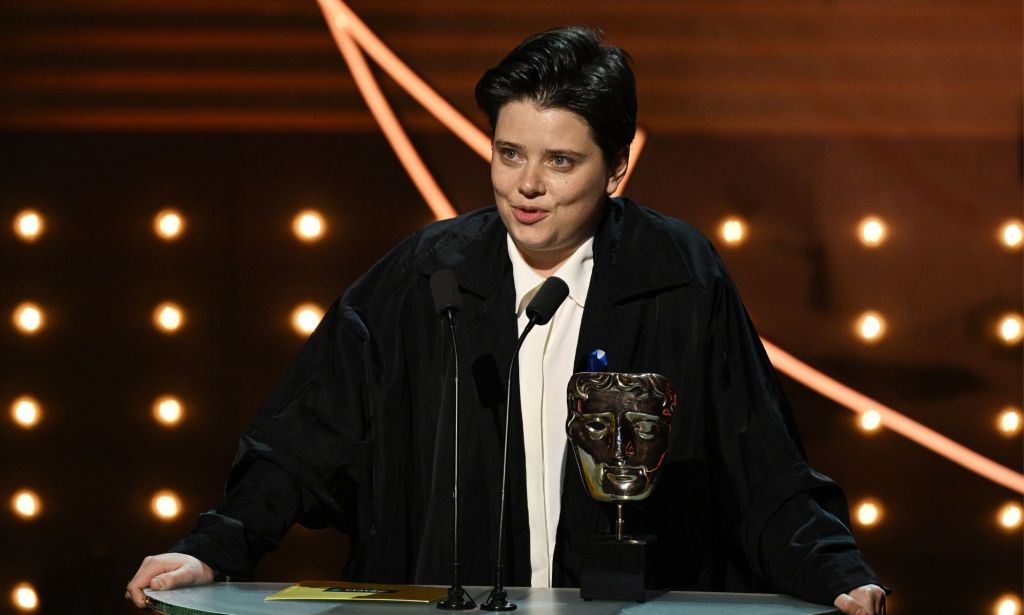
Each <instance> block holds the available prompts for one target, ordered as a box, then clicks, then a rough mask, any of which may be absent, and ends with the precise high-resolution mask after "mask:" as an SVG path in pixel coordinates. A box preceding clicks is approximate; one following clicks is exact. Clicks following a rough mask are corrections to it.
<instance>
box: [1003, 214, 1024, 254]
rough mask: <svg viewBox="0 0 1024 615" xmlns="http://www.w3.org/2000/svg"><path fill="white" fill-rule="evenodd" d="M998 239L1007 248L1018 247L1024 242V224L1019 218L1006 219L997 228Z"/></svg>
mask: <svg viewBox="0 0 1024 615" xmlns="http://www.w3.org/2000/svg"><path fill="white" fill-rule="evenodd" d="M999 240H1000V241H1001V242H1002V243H1003V245H1004V246H1006V247H1007V248H1011V249H1013V248H1019V247H1020V246H1021V244H1022V243H1024V224H1022V223H1021V221H1020V220H1008V221H1007V222H1006V223H1004V224H1003V226H1002V227H1000V229H999Z"/></svg>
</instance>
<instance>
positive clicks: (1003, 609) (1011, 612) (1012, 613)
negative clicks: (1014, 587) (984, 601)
mask: <svg viewBox="0 0 1024 615" xmlns="http://www.w3.org/2000/svg"><path fill="white" fill-rule="evenodd" d="M992 612H993V613H995V614H996V615H1020V599H1019V598H1017V596H1014V595H1013V594H1006V595H1004V596H1001V597H1000V598H999V599H998V600H996V604H995V608H993V609H992Z"/></svg>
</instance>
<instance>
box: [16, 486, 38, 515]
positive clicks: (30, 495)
mask: <svg viewBox="0 0 1024 615" xmlns="http://www.w3.org/2000/svg"><path fill="white" fill-rule="evenodd" d="M11 508H12V509H13V510H14V513H15V514H16V515H18V516H19V517H21V518H22V519H32V518H34V517H36V516H37V515H39V512H40V510H41V509H42V502H40V500H39V496H38V495H37V494H36V493H35V492H34V491H31V490H29V489H22V490H21V491H18V492H17V493H15V494H14V497H12V498H11Z"/></svg>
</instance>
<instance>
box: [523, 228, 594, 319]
mask: <svg viewBox="0 0 1024 615" xmlns="http://www.w3.org/2000/svg"><path fill="white" fill-rule="evenodd" d="M505 240H506V241H507V242H508V257H509V260H511V261H512V279H513V281H514V282H515V285H516V314H517V315H522V313H523V311H524V310H525V309H526V306H527V305H528V304H529V303H530V300H531V299H533V296H534V295H536V294H537V290H538V289H539V288H540V285H541V284H543V283H544V280H545V279H547V278H545V277H544V276H542V275H540V274H539V273H537V272H536V271H534V270H533V268H532V267H530V266H529V265H527V264H526V261H525V260H523V255H522V254H520V252H519V248H517V247H516V244H515V242H514V241H512V236H511V235H508V234H507V233H506V235H505ZM593 269H594V238H593V237H591V238H590V239H588V240H586V241H585V242H583V243H582V244H581V245H580V247H578V248H576V251H575V252H573V253H572V256H570V257H569V258H568V259H567V260H566V261H565V262H564V263H562V264H561V265H560V266H559V267H558V269H556V270H555V272H554V273H552V274H551V275H552V276H557V277H559V278H562V280H564V281H565V283H566V284H567V285H568V286H569V298H570V299H572V300H573V302H575V303H576V305H578V306H580V307H581V308H582V307H584V306H586V303H587V291H588V290H590V274H591V272H592V271H593Z"/></svg>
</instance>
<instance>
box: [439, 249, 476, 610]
mask: <svg viewBox="0 0 1024 615" xmlns="http://www.w3.org/2000/svg"><path fill="white" fill-rule="evenodd" d="M430 294H431V295H432V296H433V298H434V311H436V312H437V315H438V316H440V317H441V318H447V320H448V325H449V328H450V329H451V332H452V353H453V354H454V356H455V404H454V405H455V427H454V430H453V431H454V432H455V446H454V449H455V453H454V454H455V469H454V471H453V487H452V508H453V509H454V511H455V512H454V514H453V515H452V519H453V522H452V523H453V528H452V584H451V586H450V587H449V588H448V596H447V597H445V598H442V599H441V600H439V601H438V602H437V608H439V609H442V610H445V611H465V610H467V609H475V608H476V602H475V601H474V600H473V599H472V598H471V597H470V596H469V594H467V593H466V590H465V589H464V588H463V587H462V585H460V584H459V342H458V340H457V339H456V337H455V314H456V312H458V311H459V308H461V307H462V295H461V294H459V284H458V282H457V281H456V280H455V274H454V273H452V271H451V270H450V269H440V270H438V271H435V272H434V273H433V274H432V275H431V276H430Z"/></svg>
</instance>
